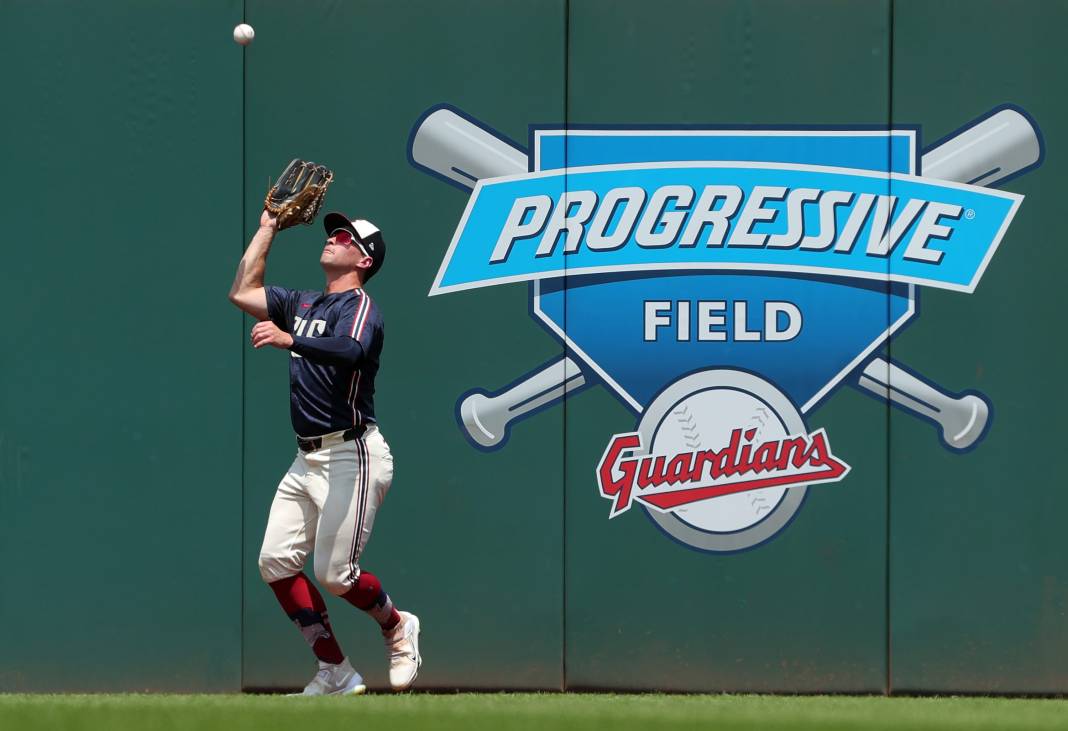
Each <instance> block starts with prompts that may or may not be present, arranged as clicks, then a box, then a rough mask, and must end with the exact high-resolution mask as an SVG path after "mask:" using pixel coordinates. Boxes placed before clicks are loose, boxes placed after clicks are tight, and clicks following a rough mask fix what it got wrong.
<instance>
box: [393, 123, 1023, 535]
mask: <svg viewBox="0 0 1068 731" xmlns="http://www.w3.org/2000/svg"><path fill="white" fill-rule="evenodd" d="M918 138H919V130H918V128H915V127H895V128H885V127H883V128H875V127H872V128H842V127H835V128H828V129H813V128H808V127H806V128H790V127H782V128H776V129H769V128H766V127H764V128H759V129H746V128H742V127H737V128H722V127H717V128H692V127H687V128H680V129H670V128H655V129H648V128H621V127H616V126H613V127H605V128H601V127H592V126H582V127H576V126H574V125H572V126H568V127H567V128H554V127H532V128H531V130H530V140H529V145H528V148H529V149H523V148H522V147H521V146H520V145H518V144H517V143H515V142H512V141H511V140H509V139H507V138H506V137H504V136H503V135H501V134H499V133H497V132H495V131H494V130H492V129H491V128H490V127H488V126H486V125H484V124H482V123H481V122H479V121H477V120H475V119H474V118H472V117H470V116H468V115H467V114H465V113H463V112H462V111H460V110H458V109H456V108H454V107H451V106H448V105H441V106H437V107H433V108H431V109H430V110H428V111H427V112H426V113H425V114H424V115H423V116H422V117H421V118H420V119H419V120H418V121H417V122H416V124H415V126H414V128H413V130H412V135H411V138H410V143H409V159H410V161H411V163H412V164H413V165H414V166H415V167H417V168H419V169H421V170H423V171H425V172H428V173H430V174H431V175H433V176H435V177H437V178H439V179H441V180H443V181H445V182H448V183H449V184H451V185H453V186H455V187H458V188H461V189H463V190H465V191H470V193H471V195H470V197H469V199H468V201H467V206H466V209H465V210H464V212H463V215H462V217H461V219H460V222H459V224H458V226H457V229H456V232H455V234H454V236H453V238H452V241H451V243H450V245H449V247H448V249H447V251H446V254H445V257H444V260H443V262H442V265H441V267H440V269H439V271H438V275H437V277H436V278H435V281H434V283H433V286H432V288H431V291H430V294H431V295H432V296H434V295H439V294H446V293H449V292H456V291H463V290H468V289H475V288H479V287H486V286H495V285H504V284H510V283H515V282H527V283H528V287H529V292H530V297H531V308H530V311H531V314H532V316H533V317H534V318H535V319H536V320H537V321H538V322H539V323H540V324H542V325H543V326H544V327H545V328H546V329H547V330H548V331H549V332H550V333H552V334H553V335H554V336H555V337H557V338H558V339H559V340H560V341H561V342H562V343H563V345H564V347H565V355H564V356H563V357H561V358H556V359H554V360H552V361H551V362H549V363H546V364H543V365H541V366H539V367H537V368H535V369H533V370H532V371H531V372H530V373H528V374H526V375H523V376H521V377H520V378H518V379H517V380H515V381H513V383H512V384H511V385H509V386H506V387H504V388H499V389H496V390H492V391H490V390H485V389H477V388H476V389H472V390H471V391H469V392H468V393H466V394H462V395H461V396H460V399H459V401H458V404H457V417H458V421H459V423H460V426H461V428H462V429H463V431H464V433H465V435H466V436H467V438H468V440H469V441H470V442H471V444H472V445H473V446H475V447H476V448H479V449H484V450H492V449H499V448H501V447H503V446H504V445H505V444H506V442H507V440H508V438H509V435H510V432H511V428H512V427H513V426H514V425H515V424H516V423H517V422H519V421H520V420H522V419H524V418H527V417H530V416H532V415H534V414H536V413H538V412H540V411H541V410H543V409H546V408H549V407H551V406H552V405H553V404H554V403H557V402H558V401H560V400H561V399H563V398H565V397H566V396H567V395H568V394H570V393H574V392H576V391H578V390H581V389H584V388H587V387H590V386H591V385H593V384H595V383H600V384H602V385H604V386H605V387H606V388H608V389H609V390H610V391H611V392H612V393H613V394H614V395H615V396H616V397H617V398H618V399H619V400H620V401H621V402H622V403H623V404H624V405H625V406H626V407H627V408H628V409H629V410H630V411H631V412H632V413H633V414H634V415H635V419H636V422H635V424H633V425H632V431H620V432H619V433H616V434H613V435H610V436H609V438H608V440H607V446H606V448H605V450H604V453H603V455H602V456H601V459H600V461H599V462H598V464H597V465H595V466H592V467H593V470H592V475H591V478H592V479H591V483H593V484H595V485H596V489H597V491H598V493H599V494H600V495H601V497H603V498H604V499H605V500H607V501H609V505H610V506H609V511H608V513H609V517H610V518H613V519H614V518H617V517H620V516H622V515H624V514H626V513H628V512H629V511H630V508H631V507H633V506H634V505H635V503H637V504H638V506H639V507H640V508H641V510H642V511H644V512H645V513H646V514H647V515H648V516H649V518H650V519H651V520H652V521H653V522H654V523H655V524H656V525H658V526H659V527H660V528H661V529H662V530H663V531H664V532H665V533H667V534H668V535H669V536H671V537H672V538H674V539H675V540H677V541H679V542H680V543H683V544H685V545H686V546H688V547H690V548H693V549H696V550H700V551H706V552H710V553H730V552H734V551H740V550H745V549H748V548H752V547H754V546H757V545H760V544H762V543H764V542H766V541H767V540H769V539H771V538H773V537H774V536H776V535H777V534H779V532H780V531H782V530H783V529H784V528H785V527H786V526H787V525H788V524H790V522H791V521H792V520H793V519H794V517H796V515H797V513H798V511H799V510H800V508H801V506H802V504H803V503H804V500H805V497H806V494H807V492H808V490H809V489H810V488H813V487H815V486H819V485H829V484H832V483H839V482H841V481H842V480H843V479H844V478H845V477H846V476H847V475H848V474H849V472H850V466H849V465H848V464H847V463H846V461H845V460H844V459H843V458H842V457H841V456H838V455H835V454H834V452H833V449H832V446H831V436H830V435H829V434H828V433H827V432H826V430H824V429H822V428H812V426H810V425H809V422H808V420H809V419H810V418H811V414H812V412H813V411H814V410H816V409H817V407H818V406H819V405H820V404H821V403H822V402H823V401H824V400H825V399H826V398H828V397H829V396H830V395H831V394H832V393H833V392H834V391H835V390H836V389H837V388H838V387H839V386H841V385H843V384H850V385H852V386H854V387H856V388H858V389H860V390H861V391H863V392H864V393H867V394H869V395H871V396H873V397H875V398H877V399H880V400H882V401H884V402H888V403H890V404H891V405H893V406H895V407H897V408H900V409H903V410H904V411H907V412H909V413H911V414H913V415H915V416H917V417H919V418H921V419H923V420H926V421H928V422H931V423H932V424H933V425H934V426H935V427H936V429H937V432H936V433H937V434H938V437H939V439H940V440H941V442H942V444H943V446H944V447H945V448H947V449H949V450H951V451H954V452H965V451H967V450H969V449H972V448H974V447H975V446H976V445H977V444H978V443H979V442H980V441H981V440H982V438H983V437H984V436H985V434H986V433H987V430H988V427H989V424H990V406H989V403H988V401H987V399H986V397H985V396H983V395H982V394H979V393H974V392H961V393H953V392H950V391H947V390H946V389H943V388H942V387H940V386H938V385H937V384H936V383H935V382H933V381H931V380H929V379H927V378H924V377H922V376H920V375H919V374H917V373H915V372H913V371H911V370H910V369H908V368H907V367H906V366H904V365H902V364H900V363H896V362H893V361H891V360H890V359H888V358H887V357H885V355H884V354H883V348H884V347H885V346H886V344H887V342H888V341H889V340H890V338H892V337H893V336H894V335H895V333H897V332H898V331H899V330H900V329H901V328H902V327H903V326H904V325H906V324H907V323H908V322H910V321H911V320H913V319H914V318H915V317H916V316H917V313H918V308H917V296H918V293H917V289H918V288H920V287H935V288H939V289H948V290H952V291H957V292H963V293H971V292H973V291H974V290H975V288H976V287H977V286H978V284H979V281H980V280H981V278H982V275H983V273H984V272H985V270H986V268H987V266H988V265H989V263H990V261H991V258H992V257H993V255H994V253H995V251H996V250H997V248H998V246H999V244H1000V243H1001V241H1002V239H1003V238H1004V236H1005V233H1006V231H1007V230H1008V228H1009V225H1010V224H1011V222H1012V219H1013V217H1014V216H1015V214H1016V211H1017V210H1018V208H1019V205H1020V203H1021V201H1022V196H1020V195H1018V194H1015V193H1012V192H1008V191H1003V190H1000V189H997V188H995V187H994V186H999V185H1001V184H1004V183H1006V182H1008V181H1010V180H1011V179H1013V178H1015V177H1016V176H1018V175H1020V174H1023V173H1025V172H1027V171H1029V170H1031V169H1033V168H1035V167H1037V166H1038V165H1040V164H1041V161H1042V158H1043V144H1042V138H1041V135H1040V133H1039V131H1038V128H1037V126H1036V125H1035V124H1034V122H1033V120H1031V118H1030V117H1029V116H1028V115H1027V114H1026V113H1025V112H1023V111H1022V110H1020V109H1018V108H1016V107H1013V106H1008V105H1006V106H1003V107H998V108H996V109H994V110H991V111H990V112H989V113H988V114H986V115H983V116H982V117H980V118H978V119H976V120H973V121H972V122H970V123H969V124H967V125H965V126H964V127H962V128H961V129H960V130H958V131H957V132H955V133H953V134H951V135H949V136H948V137H946V138H944V139H943V140H940V141H939V142H936V143H934V144H933V145H930V146H929V147H928V148H927V149H926V150H924V151H923V152H922V153H921V152H920V151H919V149H918ZM565 312H566V315H567V317H566V327H565V324H564V323H565ZM607 312H610V313H612V316H611V317H605V316H604V314H603V313H607ZM817 489H818V488H817Z"/></svg>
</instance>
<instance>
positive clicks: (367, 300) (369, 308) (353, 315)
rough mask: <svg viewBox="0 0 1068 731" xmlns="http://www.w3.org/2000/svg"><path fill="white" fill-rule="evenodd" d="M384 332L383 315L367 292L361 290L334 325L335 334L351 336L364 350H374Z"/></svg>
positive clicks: (346, 305) (366, 351) (367, 351)
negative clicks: (376, 341) (373, 346)
mask: <svg viewBox="0 0 1068 731" xmlns="http://www.w3.org/2000/svg"><path fill="white" fill-rule="evenodd" d="M381 332H382V317H381V313H380V312H379V310H378V306H377V305H376V304H375V303H374V301H373V300H372V299H371V297H370V295H368V294H367V293H366V292H362V291H361V292H360V295H359V296H358V297H354V298H353V299H352V300H351V301H350V302H347V303H345V307H344V308H343V309H342V310H341V313H340V314H339V316H338V321H337V323H336V324H335V325H334V335H336V336H346V337H350V338H352V339H353V340H355V341H356V342H358V343H359V344H360V346H361V347H362V348H363V352H365V353H370V352H372V345H373V343H374V340H375V338H376V337H380V333H381Z"/></svg>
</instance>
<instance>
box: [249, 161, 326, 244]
mask: <svg viewBox="0 0 1068 731" xmlns="http://www.w3.org/2000/svg"><path fill="white" fill-rule="evenodd" d="M333 180H334V171H332V170H330V169H329V168H327V167H326V166H325V165H316V164H315V163H314V162H305V161H304V160H301V159H300V158H296V159H294V160H293V162H291V163H289V165H287V166H286V169H285V170H283V171H282V174H281V175H280V176H278V180H277V181H276V182H275V184H274V185H272V186H271V189H270V190H269V191H267V198H266V199H264V201H263V207H264V208H266V209H267V210H268V211H269V212H270V213H271V215H274V216H277V217H278V229H279V230H281V229H283V228H289V227H290V226H296V225H297V224H298V223H312V222H313V221H314V220H315V216H316V214H317V213H319V208H320V207H321V206H322V205H323V198H325V197H326V189H327V187H328V186H329V185H330V183H331V182H332V181H333Z"/></svg>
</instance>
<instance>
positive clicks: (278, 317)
mask: <svg viewBox="0 0 1068 731" xmlns="http://www.w3.org/2000/svg"><path fill="white" fill-rule="evenodd" d="M264 289H265V291H266V293H267V317H269V318H270V320H271V322H273V323H274V324H275V325H277V326H278V327H279V328H281V329H282V330H285V331H286V332H287V333H291V332H293V318H294V317H295V316H296V310H297V300H298V299H299V295H300V293H299V292H297V291H296V290H293V289H286V288H285V287H273V286H268V287H265V288H264Z"/></svg>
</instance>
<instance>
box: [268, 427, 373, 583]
mask: <svg viewBox="0 0 1068 731" xmlns="http://www.w3.org/2000/svg"><path fill="white" fill-rule="evenodd" d="M342 433H343V432H335V433H334V434H327V435H325V436H324V437H323V438H322V439H323V446H322V448H321V449H317V450H315V451H312V452H302V451H299V450H298V451H297V456H296V458H295V459H294V460H293V464H292V465H291V466H290V468H289V471H288V472H286V474H285V476H284V477H283V478H282V481H281V482H280V483H279V484H278V490H277V492H275V495H274V502H273V503H271V514H270V517H269V518H268V519H267V530H266V532H265V534H264V536H263V547H262V548H261V549H260V561H259V564H260V575H261V576H262V577H263V580H264V581H266V582H267V583H271V582H274V581H278V580H279V579H284V578H286V577H289V576H294V575H295V574H298V573H300V572H301V571H303V570H304V564H305V561H306V560H307V558H308V554H309V553H314V559H315V563H314V568H315V578H316V579H317V580H318V582H319V583H320V584H321V585H322V586H323V588H325V589H326V590H327V591H329V592H330V593H331V594H336V595H341V594H344V593H345V592H347V591H348V590H349V589H351V588H352V586H353V585H354V584H355V583H356V580H357V579H358V578H359V576H360V553H361V552H362V551H363V548H364V546H366V545H367V541H368V539H369V538H370V537H371V527H372V526H373V525H374V522H375V514H376V513H377V512H378V507H379V506H380V505H381V504H382V500H383V499H384V498H385V496H386V493H387V492H388V491H389V486H390V484H391V483H392V482H393V455H392V454H390V451H389V445H388V444H387V443H386V440H385V439H384V438H383V437H382V433H381V432H380V431H379V430H378V427H377V426H376V425H370V426H368V427H367V431H366V432H364V435H363V437H361V438H359V439H354V440H350V441H343V439H342V437H341V435H342Z"/></svg>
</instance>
